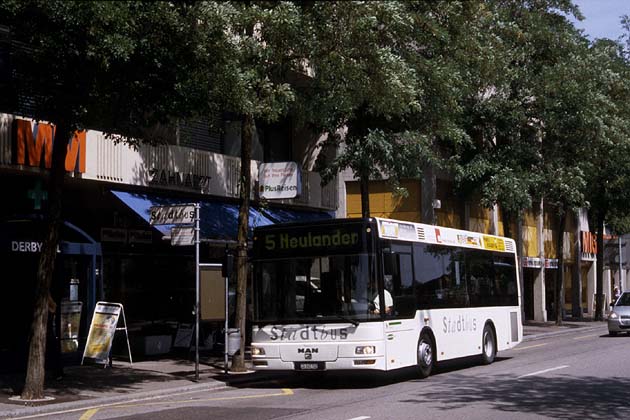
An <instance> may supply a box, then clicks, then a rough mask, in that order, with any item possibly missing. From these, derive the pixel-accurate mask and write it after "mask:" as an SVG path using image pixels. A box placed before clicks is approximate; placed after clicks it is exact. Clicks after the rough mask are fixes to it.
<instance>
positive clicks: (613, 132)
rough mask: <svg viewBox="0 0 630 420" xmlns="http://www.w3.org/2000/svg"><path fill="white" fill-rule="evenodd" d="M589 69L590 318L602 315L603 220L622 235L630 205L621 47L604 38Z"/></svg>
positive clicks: (627, 93)
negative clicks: (592, 93)
mask: <svg viewBox="0 0 630 420" xmlns="http://www.w3.org/2000/svg"><path fill="white" fill-rule="evenodd" d="M591 52H592V56H593V61H594V63H593V71H594V73H596V74H597V79H596V80H597V82H598V85H599V89H598V91H597V92H598V94H599V95H598V101H597V103H595V104H594V107H593V112H594V113H595V114H596V117H597V119H596V120H595V121H594V124H593V125H592V129H591V131H590V133H589V139H590V142H591V148H590V150H589V158H588V159H587V161H586V164H587V165H586V169H585V170H586V174H587V177H586V179H587V188H586V198H587V200H588V201H589V203H590V206H591V212H592V216H593V218H594V220H595V225H596V227H597V289H596V293H595V295H596V299H595V319H597V320H602V319H603V311H604V301H603V281H604V278H603V270H604V224H605V223H606V222H608V221H609V219H610V221H611V222H612V226H613V228H614V230H615V231H616V232H618V233H624V231H625V229H626V226H627V225H626V224H625V223H624V222H625V221H627V219H628V216H630V209H629V208H628V200H630V163H628V161H627V156H628V152H630V113H629V111H628V108H627V106H626V104H627V103H628V100H629V99H630V82H629V80H630V79H629V77H630V66H629V63H628V61H627V58H626V56H625V55H624V51H623V47H622V46H621V45H619V44H618V43H616V42H613V41H610V40H599V41H596V42H595V43H594V44H593V46H592V47H591Z"/></svg>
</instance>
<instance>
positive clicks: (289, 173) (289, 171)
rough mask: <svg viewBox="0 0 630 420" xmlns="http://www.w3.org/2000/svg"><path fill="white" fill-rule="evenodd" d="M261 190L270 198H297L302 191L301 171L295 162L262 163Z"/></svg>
mask: <svg viewBox="0 0 630 420" xmlns="http://www.w3.org/2000/svg"><path fill="white" fill-rule="evenodd" d="M258 182H259V192H260V197H261V198H266V199H268V200H275V199H283V198H295V197H297V196H298V195H300V194H301V192H302V182H301V177H300V171H299V169H298V166H297V163H295V162H275V163H261V164H260V167H259V169H258Z"/></svg>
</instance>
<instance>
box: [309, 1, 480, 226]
mask: <svg viewBox="0 0 630 420" xmlns="http://www.w3.org/2000/svg"><path fill="white" fill-rule="evenodd" d="M476 4H477V3H476V2H444V1H441V2H318V3H316V4H314V5H313V7H312V10H311V13H310V14H309V19H310V22H309V25H308V26H309V27H310V28H313V29H312V30H313V33H314V35H313V37H312V39H313V40H314V41H313V45H312V57H311V58H310V60H311V64H312V67H313V69H314V78H313V83H312V85H310V86H309V89H308V90H307V91H306V93H305V94H306V95H308V97H307V98H306V105H305V109H306V111H305V114H307V115H309V116H312V120H313V121H314V122H315V124H316V125H317V126H318V127H321V128H322V129H323V131H325V132H328V139H327V141H326V143H325V144H324V147H325V148H331V149H332V150H334V151H335V152H336V153H338V154H337V156H334V157H332V158H331V156H330V153H321V154H320V159H318V169H319V171H320V173H321V175H322V179H323V182H329V181H330V180H332V179H333V178H334V177H335V176H336V174H337V173H339V172H340V171H342V170H344V169H346V168H350V169H351V170H352V171H353V173H354V175H355V177H356V178H358V179H359V181H360V185H361V208H362V214H363V216H364V217H369V215H370V209H369V199H368V197H369V191H368V185H369V181H370V180H371V179H380V178H383V177H385V178H387V179H388V180H389V182H390V183H391V184H392V185H393V186H394V188H395V189H397V190H399V191H401V192H403V193H404V191H403V190H401V189H399V188H398V187H399V180H400V179H402V178H418V177H419V176H420V175H421V174H422V171H423V169H424V168H425V167H427V166H428V165H440V164H441V163H442V159H441V157H442V156H441V154H440V153H439V149H440V147H439V146H440V145H441V142H444V143H446V144H448V143H449V142H452V141H455V142H456V141H461V139H462V138H463V137H464V136H463V133H462V132H461V131H460V130H459V129H458V127H457V126H456V125H455V124H454V123H453V121H452V119H451V118H450V117H451V116H452V115H454V114H455V112H456V110H457V101H456V100H455V99H454V98H456V97H457V96H458V89H459V88H460V82H459V80H458V78H457V77H458V73H457V71H456V69H455V67H454V66H453V65H452V60H451V59H450V58H449V54H448V52H449V51H452V50H454V48H453V46H452V43H453V42H452V41H453V40H454V39H455V38H456V36H455V33H456V30H457V28H464V27H466V25H465V24H464V22H465V21H466V19H465V18H466V16H467V14H468V13H469V12H470V11H471V10H473V9H474V8H475V7H476Z"/></svg>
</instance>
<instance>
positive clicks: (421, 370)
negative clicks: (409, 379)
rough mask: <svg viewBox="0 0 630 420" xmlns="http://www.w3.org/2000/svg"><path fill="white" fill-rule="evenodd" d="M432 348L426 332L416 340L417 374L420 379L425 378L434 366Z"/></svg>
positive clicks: (431, 340) (430, 339) (429, 336)
mask: <svg viewBox="0 0 630 420" xmlns="http://www.w3.org/2000/svg"><path fill="white" fill-rule="evenodd" d="M434 348H435V346H434V344H433V339H432V338H431V335H430V334H429V333H427V332H423V333H422V334H420V339H419V340H418V374H419V376H420V377H421V378H426V377H427V376H429V375H430V374H431V370H433V365H435V352H434Z"/></svg>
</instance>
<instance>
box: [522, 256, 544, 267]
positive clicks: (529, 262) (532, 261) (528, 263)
mask: <svg viewBox="0 0 630 420" xmlns="http://www.w3.org/2000/svg"><path fill="white" fill-rule="evenodd" d="M522 264H523V267H525V268H542V267H543V259H542V258H537V257H523V258H522Z"/></svg>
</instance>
